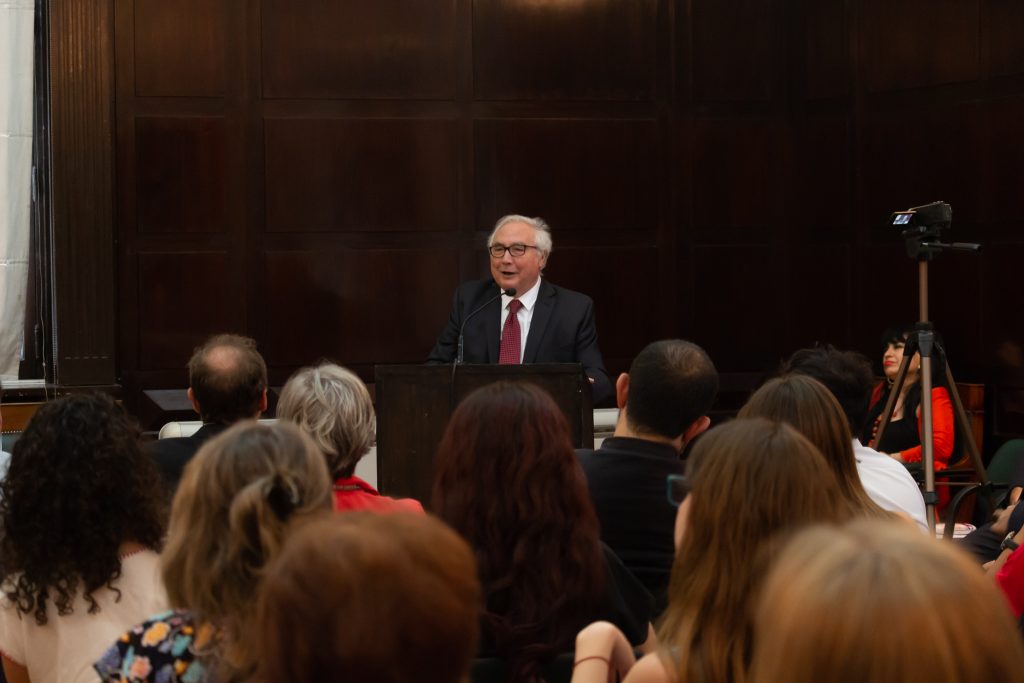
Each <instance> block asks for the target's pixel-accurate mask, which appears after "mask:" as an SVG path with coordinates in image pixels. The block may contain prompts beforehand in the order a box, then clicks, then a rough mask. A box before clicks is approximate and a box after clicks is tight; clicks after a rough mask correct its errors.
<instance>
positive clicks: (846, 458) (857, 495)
mask: <svg viewBox="0 0 1024 683" xmlns="http://www.w3.org/2000/svg"><path fill="white" fill-rule="evenodd" d="M738 416H739V417H740V418H748V417H763V418H766V419H769V420H775V421H778V422H785V423H786V424H789V425H790V426H792V427H793V428H795V429H796V430H797V431H798V432H800V433H801V434H803V435H804V436H805V437H807V439H808V440H809V441H810V442H811V443H812V444H814V445H815V446H816V447H817V449H818V450H819V451H820V452H821V454H822V455H824V456H825V460H826V461H828V464H829V467H831V468H832V473H833V474H835V475H836V480H837V482H838V484H839V488H840V490H841V492H842V495H843V497H844V499H845V500H847V501H848V502H849V504H850V506H851V509H852V510H854V511H862V512H865V513H868V514H872V515H882V514H885V513H884V512H883V511H882V510H881V508H879V507H878V506H877V505H876V504H875V503H873V502H872V501H871V499H870V498H869V497H868V495H867V493H866V492H865V491H864V486H863V485H862V484H861V481H860V475H859V474H858V472H857V461H856V458H855V457H854V454H853V437H852V436H851V435H850V430H849V428H848V426H847V422H846V419H845V416H844V415H843V411H842V408H841V407H840V405H839V402H838V401H837V400H836V398H835V397H834V396H833V395H832V393H831V392H830V391H829V390H828V389H827V388H825V385H823V384H822V383H821V382H819V381H817V380H816V379H814V378H812V377H809V376H806V375H785V376H783V377H777V378H775V379H773V380H769V381H768V382H766V383H765V384H764V385H763V386H762V387H761V388H760V389H758V390H757V391H755V392H754V393H753V395H752V396H751V397H750V399H749V400H748V401H747V403H746V404H745V405H744V406H743V408H741V409H740V411H739V415H738Z"/></svg>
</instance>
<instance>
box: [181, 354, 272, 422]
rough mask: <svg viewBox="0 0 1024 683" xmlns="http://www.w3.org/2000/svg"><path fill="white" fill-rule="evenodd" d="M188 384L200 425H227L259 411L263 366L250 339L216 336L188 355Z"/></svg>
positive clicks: (264, 378)
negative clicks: (200, 419) (205, 423)
mask: <svg viewBox="0 0 1024 683" xmlns="http://www.w3.org/2000/svg"><path fill="white" fill-rule="evenodd" d="M188 381H189V387H190V388H191V389H192V396H193V398H194V400H195V403H197V404H198V410H199V414H200V416H201V417H202V418H203V422H220V423H223V424H231V423H233V422H237V421H238V420H244V419H248V418H252V417H257V416H258V415H259V414H260V412H261V411H262V410H263V406H264V403H263V397H264V394H265V392H266V389H267V364H266V363H265V362H264V361H263V356H261V355H260V353H259V351H257V350H256V342H255V341H254V340H252V339H249V338H248V337H241V336H238V335H234V334H219V335H216V336H214V337H211V338H210V339H208V340H207V341H206V343H204V344H203V345H202V346H200V347H198V348H197V349H196V350H195V352H194V353H193V354H192V358H191V359H190V360H189V362H188Z"/></svg>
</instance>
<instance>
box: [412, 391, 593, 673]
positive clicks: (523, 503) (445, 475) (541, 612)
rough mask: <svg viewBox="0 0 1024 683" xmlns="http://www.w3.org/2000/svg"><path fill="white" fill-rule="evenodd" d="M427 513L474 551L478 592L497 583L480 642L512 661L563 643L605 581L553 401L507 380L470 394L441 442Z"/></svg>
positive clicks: (565, 430)
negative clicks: (479, 584) (486, 642)
mask: <svg viewBox="0 0 1024 683" xmlns="http://www.w3.org/2000/svg"><path fill="white" fill-rule="evenodd" d="M432 508H433V510H434V511H435V513H436V514H437V515H438V516H439V517H441V519H442V520H444V521H445V522H447V523H448V524H449V525H450V526H451V527H452V528H453V529H455V530H456V531H457V532H459V533H460V534H461V535H462V536H463V537H464V538H465V539H466V540H467V541H468V542H469V544H470V545H471V546H472V547H473V549H474V551H475V552H476V554H477V558H478V562H479V565H478V566H479V569H480V579H481V582H482V583H483V584H484V586H485V587H488V586H498V587H500V590H495V591H492V592H489V593H488V594H487V595H485V601H486V607H485V613H484V617H483V621H484V636H485V638H487V639H488V640H489V642H490V643H492V644H493V645H494V646H495V647H496V648H497V649H498V650H499V651H501V650H502V649H503V648H507V649H508V652H509V658H510V659H512V660H514V659H515V658H516V657H517V656H519V655H520V653H522V652H523V649H522V648H523V647H524V646H526V645H530V646H531V647H534V646H537V647H539V648H541V649H544V648H546V649H548V650H549V651H550V650H551V649H552V648H568V647H570V646H571V643H572V641H573V639H574V638H575V632H576V631H578V630H579V628H581V627H582V626H584V625H585V623H580V619H581V615H583V614H584V613H586V614H589V612H588V611H587V610H589V609H590V608H592V607H593V605H594V603H595V601H596V600H597V599H598V596H600V595H601V594H603V587H604V582H605V576H604V563H603V561H602V556H601V546H600V535H599V529H598V523H597V515H596V514H595V512H594V509H593V506H592V504H591V502H590V496H589V494H588V492H587V487H586V480H585V479H584V476H583V471H582V470H581V468H580V465H579V463H578V462H577V460H576V454H575V451H574V450H573V448H572V442H571V439H570V435H569V427H568V424H567V423H566V420H565V417H564V416H563V415H562V413H561V411H560V410H559V409H558V406H557V405H556V404H555V402H554V400H553V399H552V398H551V397H550V396H549V395H548V394H547V393H546V392H545V391H543V390H542V389H540V388H538V387H535V386H533V385H530V384H522V383H509V382H497V383H494V384H490V385H488V386H485V387H482V388H480V389H477V390H476V391H474V392H473V393H472V394H470V395H469V396H467V397H466V398H465V399H464V400H463V401H462V403H460V404H459V406H458V407H457V408H456V410H455V413H454V414H453V415H452V418H451V420H450V422H449V423H448V427H447V429H446V430H445V433H444V437H443V438H442V440H441V444H440V445H439V446H438V453H437V459H436V461H435V468H434V491H433V505H432ZM554 651H559V650H557V649H556V650H554ZM541 654H542V652H541V651H540V650H538V649H536V648H534V656H535V657H537V656H540V655H541ZM531 661H536V660H535V659H534V660H531ZM519 664H522V665H523V666H528V665H529V662H526V661H523V662H520V663H518V664H517V663H516V662H515V661H513V663H512V666H513V668H516V667H518V666H519Z"/></svg>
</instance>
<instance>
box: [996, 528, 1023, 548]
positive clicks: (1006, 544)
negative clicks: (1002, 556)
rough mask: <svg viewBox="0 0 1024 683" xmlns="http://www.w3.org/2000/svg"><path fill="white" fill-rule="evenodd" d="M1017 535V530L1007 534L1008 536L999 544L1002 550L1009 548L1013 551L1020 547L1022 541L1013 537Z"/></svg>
mask: <svg viewBox="0 0 1024 683" xmlns="http://www.w3.org/2000/svg"><path fill="white" fill-rule="evenodd" d="M1016 535H1017V532H1016V531H1011V532H1010V533H1008V534H1006V538H1004V539H1003V542H1002V543H1000V544H999V550H1000V552H1002V551H1003V550H1009V551H1010V552H1013V551H1014V550H1016V549H1017V548H1019V547H1020V543H1017V541H1015V540H1013V537H1014V536H1016Z"/></svg>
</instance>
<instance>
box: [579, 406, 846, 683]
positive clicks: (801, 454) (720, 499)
mask: <svg viewBox="0 0 1024 683" xmlns="http://www.w3.org/2000/svg"><path fill="white" fill-rule="evenodd" d="M687 483H688V485H689V489H690V491H689V493H688V495H687V496H686V497H685V499H684V500H683V501H682V504H681V505H680V506H679V513H678V516H677V519H676V544H677V548H678V550H677V552H676V559H675V564H674V565H673V567H672V579H671V581H670V583H669V605H668V610H667V611H666V612H665V616H664V619H663V621H662V623H661V625H660V627H659V629H658V642H659V650H658V652H656V653H653V654H650V655H647V656H646V657H644V658H643V659H641V660H640V661H639V662H637V663H636V665H635V666H633V661H632V651H631V650H630V649H629V648H628V647H624V646H623V641H622V639H621V637H620V636H618V634H617V633H615V631H614V630H613V629H611V628H610V627H609V626H608V625H607V624H593V625H591V626H589V627H588V628H587V629H586V630H585V631H583V632H582V633H580V635H579V638H578V639H577V642H576V663H577V666H576V669H575V674H574V676H573V681H574V683H591V682H593V683H597V682H598V681H600V682H602V683H603V682H604V681H606V680H608V676H609V670H610V669H614V670H616V671H618V672H620V673H623V674H625V679H624V683H677V682H680V683H745V681H746V680H747V673H748V669H749V666H750V652H751V648H752V632H753V611H752V605H751V603H752V601H753V597H754V595H755V593H756V591H757V589H758V587H759V586H760V583H761V579H762V574H763V573H764V571H765V568H766V567H767V566H768V565H769V564H770V562H771V560H772V558H773V557H774V556H775V554H776V552H777V549H778V546H779V543H780V536H781V535H784V534H785V533H787V532H789V531H792V530H794V529H796V528H799V527H801V526H803V525H808V524H813V523H816V522H833V521H839V520H843V519H845V518H847V517H848V516H849V507H848V505H846V504H845V503H844V502H843V500H842V497H841V496H840V494H839V486H838V484H837V483H836V480H835V476H834V475H833V474H832V472H831V470H830V469H829V467H828V464H827V463H826V462H825V459H824V457H823V456H822V455H821V453H820V452H818V449H817V448H815V447H814V445H813V444H812V443H811V442H810V441H808V440H807V439H806V438H805V437H804V436H803V435H801V434H800V433H799V432H797V431H796V430H795V429H793V428H792V427H790V426H789V425H787V424H785V423H781V422H771V421H769V420H765V419H760V418H756V419H745V420H736V421H734V422H730V423H727V424H725V425H722V426H720V427H716V428H715V429H712V430H711V431H710V432H708V433H707V434H705V435H704V436H703V437H701V439H700V441H698V442H697V444H696V445H695V446H694V449H693V453H692V454H691V456H690V459H689V462H688V465H687ZM627 671H628V674H627V673H626V672H627Z"/></svg>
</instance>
